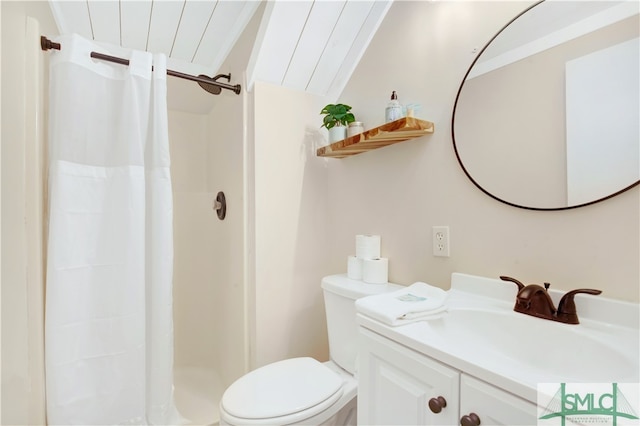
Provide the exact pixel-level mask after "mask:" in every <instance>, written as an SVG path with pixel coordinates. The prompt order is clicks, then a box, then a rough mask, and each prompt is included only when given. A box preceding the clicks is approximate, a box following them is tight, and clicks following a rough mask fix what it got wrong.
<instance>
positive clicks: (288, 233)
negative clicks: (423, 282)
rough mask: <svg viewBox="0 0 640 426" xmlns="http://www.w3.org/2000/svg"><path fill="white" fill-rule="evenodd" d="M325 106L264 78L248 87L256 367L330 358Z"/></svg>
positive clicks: (305, 95)
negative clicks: (321, 152) (324, 284)
mask: <svg viewBox="0 0 640 426" xmlns="http://www.w3.org/2000/svg"><path fill="white" fill-rule="evenodd" d="M325 104H326V102H325V100H324V99H323V98H321V97H319V96H315V95H311V94H308V93H304V92H298V91H294V90H289V89H284V88H282V87H278V86H274V85H271V84H267V83H261V82H257V83H256V84H255V86H254V89H253V111H254V116H255V117H254V126H255V129H254V142H255V144H254V146H253V158H254V162H255V167H254V173H255V177H254V182H255V188H254V191H255V192H254V197H253V199H254V201H255V217H254V224H255V238H254V240H253V241H254V244H255V288H254V291H255V301H254V302H255V323H254V325H253V326H254V330H253V331H254V341H255V345H254V348H253V350H254V351H253V354H252V355H253V366H254V367H259V366H261V365H264V364H267V363H269V362H273V361H277V360H280V359H284V358H290V357H295V356H313V357H316V358H317V359H320V360H326V359H328V352H327V343H326V342H327V337H326V326H325V321H324V304H323V299H322V291H321V288H320V281H321V279H322V277H323V276H325V275H328V273H329V272H331V270H330V268H329V267H328V265H327V259H328V258H329V257H330V256H331V255H332V253H333V250H334V248H333V246H332V245H330V244H329V242H330V241H331V239H330V238H328V237H327V232H328V229H327V209H328V208H329V205H328V194H327V174H326V173H327V169H326V167H325V164H324V163H323V161H322V160H319V159H318V158H316V157H315V151H316V149H317V147H319V145H320V140H321V138H322V133H321V132H320V128H319V123H320V119H319V112H320V110H321V109H322V107H323V106H324V105H325ZM337 272H340V271H337Z"/></svg>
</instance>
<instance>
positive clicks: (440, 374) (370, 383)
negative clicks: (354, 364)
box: [358, 328, 459, 425]
mask: <svg viewBox="0 0 640 426" xmlns="http://www.w3.org/2000/svg"><path fill="white" fill-rule="evenodd" d="M359 338H360V339H361V340H360V352H359V357H358V383H359V384H358V424H362V425H444V424H452V425H454V424H457V420H458V395H459V373H458V372H457V371H456V370H454V369H452V368H449V367H447V366H445V365H444V364H441V363H439V362H437V361H434V360H432V359H430V358H428V357H426V356H424V355H422V354H419V353H417V352H415V351H413V350H411V349H409V348H406V347H404V346H402V345H399V344H397V343H395V342H392V341H391V340H389V339H386V338H384V337H382V336H380V335H378V334H376V333H373V332H372V331H370V330H367V329H365V328H360V336H359ZM439 396H441V397H443V398H444V400H445V401H446V407H444V408H442V410H441V411H440V412H439V413H434V412H432V411H431V409H430V408H429V400H430V399H432V398H437V397H439Z"/></svg>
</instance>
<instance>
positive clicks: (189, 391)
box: [173, 366, 224, 426]
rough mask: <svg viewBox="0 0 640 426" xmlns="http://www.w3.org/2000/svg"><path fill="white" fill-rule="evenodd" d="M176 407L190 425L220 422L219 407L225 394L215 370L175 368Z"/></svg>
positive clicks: (199, 425)
mask: <svg viewBox="0 0 640 426" xmlns="http://www.w3.org/2000/svg"><path fill="white" fill-rule="evenodd" d="M173 376H174V386H175V389H174V396H175V402H176V406H177V407H178V411H179V412H180V414H181V415H182V417H184V418H186V419H187V420H188V421H189V422H190V423H187V424H189V425H198V426H209V425H216V424H218V423H219V421H220V411H219V409H218V406H219V404H220V398H222V394H223V392H224V388H223V386H222V382H221V380H220V376H219V375H218V373H217V372H216V371H215V370H211V369H205V368H196V367H181V366H175V367H174V374H173Z"/></svg>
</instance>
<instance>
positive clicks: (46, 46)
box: [40, 36, 241, 95]
mask: <svg viewBox="0 0 640 426" xmlns="http://www.w3.org/2000/svg"><path fill="white" fill-rule="evenodd" d="M40 47H41V48H42V50H50V49H55V50H61V49H62V46H61V45H60V43H56V42H53V41H51V40H49V39H48V38H46V37H45V36H40ZM91 57H92V58H95V59H101V60H103V61H108V62H114V63H116V64H121V65H129V60H128V59H123V58H118V57H116V56H109V55H105V54H103V53H98V52H91ZM167 75H170V76H172V77H178V78H183V79H185V80H191V81H196V82H198V84H199V85H200V87H202V88H203V89H204V90H206V91H207V92H209V93H212V94H214V95H218V94H220V92H221V91H222V90H221V89H227V90H231V91H232V92H234V93H235V94H236V95H239V94H240V90H241V87H240V85H239V84H236V85H235V86H233V85H231V84H225V83H219V82H218V81H217V80H218V79H219V78H226V79H227V80H228V81H231V74H218V75H217V76H215V77H213V78H212V77H208V76H206V75H202V74H201V75H199V76H195V75H190V74H185V73H182V72H179V71H173V70H170V69H167Z"/></svg>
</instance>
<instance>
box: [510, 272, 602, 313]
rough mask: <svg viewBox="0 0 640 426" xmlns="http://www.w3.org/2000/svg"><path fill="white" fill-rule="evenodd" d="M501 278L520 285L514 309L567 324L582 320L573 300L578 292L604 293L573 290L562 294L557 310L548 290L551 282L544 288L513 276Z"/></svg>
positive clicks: (585, 289)
mask: <svg viewBox="0 0 640 426" xmlns="http://www.w3.org/2000/svg"><path fill="white" fill-rule="evenodd" d="M500 279H501V280H503V281H511V282H512V283H515V284H516V285H517V286H518V295H517V296H516V304H515V306H514V307H513V310H514V311H516V312H520V313H522V314H527V315H532V316H534V317H538V318H544V319H548V320H551V321H558V322H562V323H565V324H580V321H578V313H577V312H576V304H575V302H574V300H573V298H574V296H575V295H576V294H578V293H587V294H594V295H598V294H600V293H602V290H592V289H589V288H579V289H576V290H571V291H570V292H567V293H565V294H564V296H562V299H560V303H558V309H557V310H556V308H555V306H554V304H553V300H551V296H549V293H548V292H547V290H548V289H549V286H550V285H551V284H549V283H544V288H542V287H541V286H539V285H538V284H529V285H527V286H525V285H524V284H522V283H521V282H520V281H518V280H517V279H515V278H511V277H506V276H500Z"/></svg>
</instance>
